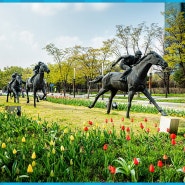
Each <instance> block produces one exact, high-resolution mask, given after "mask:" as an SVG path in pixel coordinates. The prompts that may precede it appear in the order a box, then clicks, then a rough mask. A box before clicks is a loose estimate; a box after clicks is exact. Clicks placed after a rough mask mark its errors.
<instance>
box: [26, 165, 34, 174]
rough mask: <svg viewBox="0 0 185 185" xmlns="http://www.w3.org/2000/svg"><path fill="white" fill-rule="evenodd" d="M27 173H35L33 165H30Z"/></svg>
mask: <svg viewBox="0 0 185 185" xmlns="http://www.w3.org/2000/svg"><path fill="white" fill-rule="evenodd" d="M27 172H28V173H33V168H32V165H31V164H29V165H28V168H27Z"/></svg>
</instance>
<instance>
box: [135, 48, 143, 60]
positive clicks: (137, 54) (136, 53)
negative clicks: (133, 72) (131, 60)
mask: <svg viewBox="0 0 185 185" xmlns="http://www.w3.org/2000/svg"><path fill="white" fill-rule="evenodd" d="M141 55H142V52H141V51H140V50H138V51H136V52H135V57H136V58H139V59H140V58H141Z"/></svg>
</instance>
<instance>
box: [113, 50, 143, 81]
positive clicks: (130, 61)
mask: <svg viewBox="0 0 185 185" xmlns="http://www.w3.org/2000/svg"><path fill="white" fill-rule="evenodd" d="M141 56H142V52H141V51H140V50H138V51H136V52H135V56H133V55H124V56H120V57H119V58H118V59H117V60H116V62H114V63H113V64H112V67H114V66H115V65H116V64H117V63H118V62H119V61H121V62H120V65H119V66H120V68H121V69H123V70H125V72H124V73H123V74H122V76H121V78H120V81H126V76H127V74H128V73H129V72H130V71H131V69H132V66H133V65H136V64H138V63H139V62H140V59H141Z"/></svg>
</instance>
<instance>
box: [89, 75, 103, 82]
mask: <svg viewBox="0 0 185 185" xmlns="http://www.w3.org/2000/svg"><path fill="white" fill-rule="evenodd" d="M102 78H103V75H100V76H98V77H96V78H95V79H94V80H92V81H89V83H98V82H100V81H101V80H102Z"/></svg>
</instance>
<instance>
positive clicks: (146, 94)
mask: <svg viewBox="0 0 185 185" xmlns="http://www.w3.org/2000/svg"><path fill="white" fill-rule="evenodd" d="M142 93H143V94H144V95H145V96H146V97H147V98H148V99H149V100H150V102H152V103H153V105H154V106H155V107H156V108H157V110H158V111H159V112H160V113H161V115H162V116H167V114H166V113H165V112H164V111H163V110H162V108H160V107H159V106H158V104H157V103H156V101H155V100H154V99H153V98H152V96H151V95H150V93H149V92H148V90H147V89H146V88H145V89H144V90H143V91H142Z"/></svg>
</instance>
